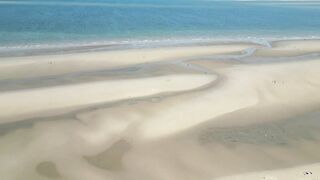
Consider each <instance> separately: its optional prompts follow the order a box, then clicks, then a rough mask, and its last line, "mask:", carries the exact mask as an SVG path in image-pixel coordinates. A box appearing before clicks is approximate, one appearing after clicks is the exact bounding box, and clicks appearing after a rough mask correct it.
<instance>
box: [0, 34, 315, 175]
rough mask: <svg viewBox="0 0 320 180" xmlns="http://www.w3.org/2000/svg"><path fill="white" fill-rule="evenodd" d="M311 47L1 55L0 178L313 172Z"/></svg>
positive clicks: (309, 43) (299, 43)
mask: <svg viewBox="0 0 320 180" xmlns="http://www.w3.org/2000/svg"><path fill="white" fill-rule="evenodd" d="M318 44H320V41H317V40H295V41H279V42H274V43H272V45H273V47H272V48H269V47H263V46H261V45H258V44H251V43H234V44H232V43H229V44H221V45H218V44H214V45H206V46H204V45H203V46H186V47H171V48H163V47H162V48H150V49H136V50H135V49H131V50H115V51H106V52H87V53H75V54H61V55H58V54H57V55H52V54H51V55H43V54H42V55H39V56H27V57H3V58H1V59H0V70H1V71H0V179H6V180H11V179H12V180H19V179H35V180H37V179H59V180H62V179H63V180H64V179H68V180H88V179H90V180H105V179H115V180H140V179H150V180H168V179H172V180H179V179H181V180H199V179H200V180H201V179H203V180H207V179H219V180H220V179H221V180H224V179H226V180H229V179H241V180H242V179H279V180H280V179H292V180H294V179H310V180H311V179H316V178H320V171H319V168H320V165H319V164H318V163H319V162H320V155H319V153H318V152H319V149H320V133H319V132H320V123H319V121H320V119H319V117H320V94H319V92H320V91H319V90H320V74H319V69H320V56H318V54H317V53H319V52H320V49H319V48H318ZM308 55H310V56H308ZM279 57H280V58H281V60H279V61H277V58H279ZM273 58H275V59H273ZM292 58H294V61H293V60H292Z"/></svg>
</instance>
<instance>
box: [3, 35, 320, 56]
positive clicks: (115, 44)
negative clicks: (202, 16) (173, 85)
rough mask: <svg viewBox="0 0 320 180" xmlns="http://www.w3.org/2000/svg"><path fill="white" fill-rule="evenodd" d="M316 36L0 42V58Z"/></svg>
mask: <svg viewBox="0 0 320 180" xmlns="http://www.w3.org/2000/svg"><path fill="white" fill-rule="evenodd" d="M303 40H320V36H319V37H318V36H310V37H281V38H280V37H259V38H253V37H247V38H191V39H188V38H187V39H184V38H178V39H148V40H147V39H145V40H119V41H115V40H113V41H102V42H88V43H84V42H78V43H63V44H54V43H53V44H44V43H43V44H33V45H32V44H31V45H23V46H18V45H15V46H8V47H3V46H0V58H5V57H24V56H35V55H59V54H73V53H86V52H101V51H116V50H130V49H149V48H150V49H154V48H169V47H188V46H208V45H216V44H220V45H221V44H237V43H239V44H243V43H248V44H257V45H262V46H266V47H272V46H273V45H274V44H276V43H277V42H283V41H303Z"/></svg>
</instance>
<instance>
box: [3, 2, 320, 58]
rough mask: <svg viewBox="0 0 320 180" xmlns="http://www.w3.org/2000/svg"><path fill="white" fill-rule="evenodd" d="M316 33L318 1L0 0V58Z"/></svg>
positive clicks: (318, 30) (319, 20)
mask: <svg viewBox="0 0 320 180" xmlns="http://www.w3.org/2000/svg"><path fill="white" fill-rule="evenodd" d="M319 37H320V1H276V0H275V1H264V0H260V1H259V0H256V1H254V0H248V1H245V0H242V1H241V0H240V1H232V0H226V1H222V0H221V1H217V0H0V55H1V53H2V54H5V53H7V52H15V51H21V50H26V49H32V50H34V49H55V48H56V49H57V48H58V49H59V48H77V47H97V48H101V47H144V46H159V45H173V44H188V43H199V42H212V41H255V42H261V43H265V42H268V41H270V40H275V39H276V40H277V39H301V38H308V39H310V38H315V39H318V38H319Z"/></svg>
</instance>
